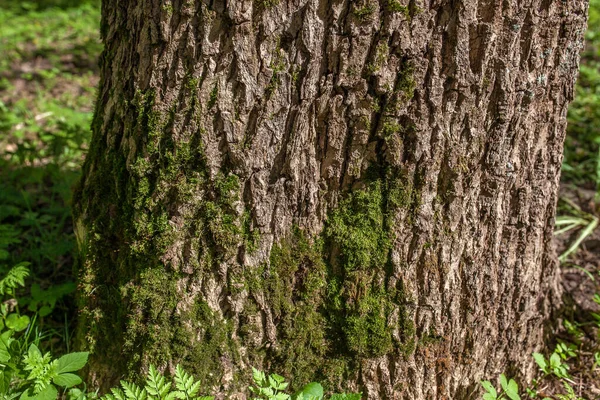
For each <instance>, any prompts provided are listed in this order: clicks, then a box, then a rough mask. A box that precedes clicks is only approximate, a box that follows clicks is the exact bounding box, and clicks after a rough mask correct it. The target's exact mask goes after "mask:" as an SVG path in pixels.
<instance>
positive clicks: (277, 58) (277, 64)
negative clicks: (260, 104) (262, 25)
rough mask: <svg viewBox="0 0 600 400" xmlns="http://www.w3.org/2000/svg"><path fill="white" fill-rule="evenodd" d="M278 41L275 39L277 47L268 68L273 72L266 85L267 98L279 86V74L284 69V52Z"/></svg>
mask: <svg viewBox="0 0 600 400" xmlns="http://www.w3.org/2000/svg"><path fill="white" fill-rule="evenodd" d="M279 42H280V39H279V38H278V39H277V46H276V48H275V51H274V53H273V56H272V59H271V64H270V65H269V68H271V70H272V71H273V75H271V80H270V81H269V85H267V97H270V96H271V95H272V94H273V93H274V92H275V91H276V90H277V89H278V88H279V86H280V85H281V74H282V73H283V72H284V71H285V69H286V63H285V57H284V52H283V51H282V50H281V48H280V43H279Z"/></svg>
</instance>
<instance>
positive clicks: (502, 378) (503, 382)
mask: <svg viewBox="0 0 600 400" xmlns="http://www.w3.org/2000/svg"><path fill="white" fill-rule="evenodd" d="M500 386H502V390H504V391H505V392H506V390H507V388H508V381H507V380H506V376H505V375H504V374H500Z"/></svg>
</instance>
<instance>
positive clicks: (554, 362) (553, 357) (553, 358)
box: [550, 353, 561, 368]
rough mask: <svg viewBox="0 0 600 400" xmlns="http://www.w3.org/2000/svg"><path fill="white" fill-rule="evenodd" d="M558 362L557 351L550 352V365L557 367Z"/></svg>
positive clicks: (558, 365) (559, 362)
mask: <svg viewBox="0 0 600 400" xmlns="http://www.w3.org/2000/svg"><path fill="white" fill-rule="evenodd" d="M560 364H561V361H560V356H559V355H558V354H557V353H552V355H551V356H550V367H551V368H558V367H560Z"/></svg>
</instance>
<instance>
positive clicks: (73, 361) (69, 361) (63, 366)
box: [56, 352, 89, 374]
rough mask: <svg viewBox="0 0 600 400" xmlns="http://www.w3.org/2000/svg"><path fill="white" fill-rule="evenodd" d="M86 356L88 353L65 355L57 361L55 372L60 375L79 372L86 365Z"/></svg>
mask: <svg viewBox="0 0 600 400" xmlns="http://www.w3.org/2000/svg"><path fill="white" fill-rule="evenodd" d="M88 356H89V353H88V352H79V353H69V354H65V355H64V356H62V357H61V358H59V359H58V367H57V368H56V372H57V373H58V374H61V373H63V372H75V371H79V370H80V369H81V368H83V367H84V366H85V364H87V360H88Z"/></svg>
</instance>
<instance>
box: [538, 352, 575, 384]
mask: <svg viewBox="0 0 600 400" xmlns="http://www.w3.org/2000/svg"><path fill="white" fill-rule="evenodd" d="M533 359H534V360H535V362H536V364H537V365H538V366H539V367H540V370H541V371H542V372H543V373H544V374H546V375H551V374H552V375H555V376H557V377H558V378H568V377H569V373H568V370H569V366H568V365H567V364H566V363H563V360H562V358H561V356H560V354H558V353H556V352H554V353H552V355H551V356H550V358H549V359H546V358H545V357H544V355H543V354H540V353H533Z"/></svg>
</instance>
